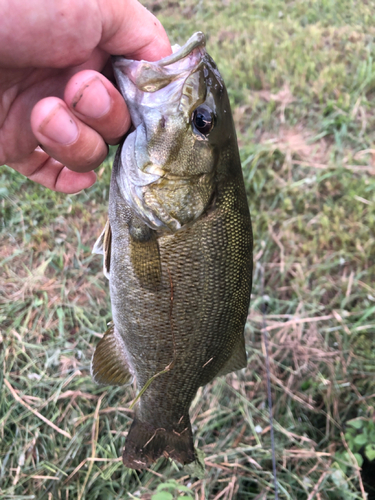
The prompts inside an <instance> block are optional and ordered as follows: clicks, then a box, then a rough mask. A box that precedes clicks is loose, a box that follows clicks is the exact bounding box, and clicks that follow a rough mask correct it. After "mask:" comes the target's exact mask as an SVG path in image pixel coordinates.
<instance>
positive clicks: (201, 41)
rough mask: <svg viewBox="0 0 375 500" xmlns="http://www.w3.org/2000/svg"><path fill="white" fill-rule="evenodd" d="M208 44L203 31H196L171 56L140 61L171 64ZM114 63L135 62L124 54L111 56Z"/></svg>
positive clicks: (153, 63) (124, 64)
mask: <svg viewBox="0 0 375 500" xmlns="http://www.w3.org/2000/svg"><path fill="white" fill-rule="evenodd" d="M205 46H206V36H205V34H204V33H203V32H202V31H197V32H196V33H194V34H193V35H192V36H191V37H190V38H189V40H188V41H187V42H186V43H185V44H184V45H183V46H182V47H180V48H179V49H178V50H177V51H176V52H174V53H173V54H170V55H169V56H166V57H163V58H162V59H159V61H144V60H141V61H138V62H145V63H147V62H149V63H150V64H152V65H158V66H169V65H170V64H173V63H175V62H178V61H180V60H181V59H184V58H185V57H186V56H188V55H189V54H191V52H193V50H194V49H196V48H203V47H205ZM111 59H112V64H113V65H114V66H115V67H118V68H122V67H124V66H128V65H129V63H130V62H133V60H132V59H126V58H125V57H124V56H111Z"/></svg>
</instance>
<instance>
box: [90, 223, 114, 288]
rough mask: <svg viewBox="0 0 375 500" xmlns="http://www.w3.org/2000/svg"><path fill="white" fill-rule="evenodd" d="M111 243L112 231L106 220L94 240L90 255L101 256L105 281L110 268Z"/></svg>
mask: <svg viewBox="0 0 375 500" xmlns="http://www.w3.org/2000/svg"><path fill="white" fill-rule="evenodd" d="M111 242H112V231H111V226H110V225H109V221H108V220H107V223H106V225H105V226H104V229H103V231H102V232H101V235H100V236H99V238H98V239H97V240H96V242H95V245H94V248H93V249H92V253H96V254H98V255H103V273H104V276H105V277H106V278H107V279H109V275H110V268H111Z"/></svg>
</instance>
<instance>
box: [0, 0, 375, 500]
mask: <svg viewBox="0 0 375 500" xmlns="http://www.w3.org/2000/svg"><path fill="white" fill-rule="evenodd" d="M146 6H147V7H148V8H149V9H150V10H152V11H153V12H154V13H155V14H156V15H157V16H158V17H159V19H160V20H161V21H162V23H163V24H164V25H165V27H166V29H167V31H168V34H169V36H170V39H171V40H172V41H173V42H178V43H183V42H184V41H186V39H187V38H188V37H189V36H190V35H191V34H192V33H193V32H194V31H197V30H202V31H204V32H205V33H206V35H207V39H208V41H207V47H208V51H209V53H210V54H211V55H212V56H213V58H214V59H215V61H216V62H217V64H218V66H219V69H220V71H221V73H222V75H223V77H224V80H225V82H226V85H227V87H228V91H229V95H230V98H231V103H232V107H233V114H234V118H235V122H236V127H237V132H238V140H239V145H240V152H241V158H242V165H243V172H244V178H245V183H246V188H247V193H248V200H249V205H250V210H251V213H252V220H253V229H254V287H253V293H252V302H251V307H250V311H249V318H248V323H247V325H246V341H247V349H248V353H249V366H248V368H247V369H246V370H245V371H243V372H238V373H236V374H231V375H228V376H226V377H222V378H219V379H217V380H215V381H214V382H213V383H211V384H209V385H208V386H206V387H204V388H202V389H200V391H199V393H198V395H197V397H196V399H195V401H194V403H193V405H192V408H191V416H192V423H193V430H194V433H195V444H196V446H197V447H198V448H199V449H200V450H202V451H203V452H204V453H205V463H206V475H205V477H204V478H203V479H198V478H194V477H190V476H189V475H188V474H187V472H186V471H184V470H180V468H179V467H177V466H176V465H174V464H171V463H168V462H167V463H166V462H165V461H161V462H159V463H158V464H157V465H156V466H155V467H154V468H153V469H152V470H148V471H146V472H144V473H142V474H138V473H136V472H134V471H131V470H128V469H125V468H124V467H123V465H122V463H121V460H120V459H119V458H118V457H119V456H120V455H121V449H122V447H123V444H124V439H125V436H126V434H127V431H128V429H129V425H130V423H131V420H132V412H131V410H129V405H130V402H131V400H132V399H133V398H134V395H135V390H134V388H133V387H131V388H128V389H123V388H104V389H103V388H100V387H98V386H95V384H94V383H93V382H92V381H91V378H90V374H89V364H90V358H91V355H92V353H93V350H94V348H95V345H96V344H97V342H98V340H99V338H100V337H101V335H102V333H103V332H104V331H105V329H106V324H107V322H108V321H110V319H111V315H110V305H109V296H108V284H107V281H106V279H105V278H104V277H103V275H102V270H101V260H100V258H99V257H98V256H96V255H92V254H91V248H92V246H93V244H94V242H95V240H96V238H97V236H98V235H99V234H100V232H101V229H102V227H103V226H104V223H105V220H106V210H107V202H108V186H109V177H110V163H111V158H109V159H108V160H107V161H106V163H105V164H103V166H102V167H101V168H100V169H99V171H98V174H99V175H98V177H99V180H98V182H97V184H96V185H95V186H94V187H92V188H91V189H89V190H87V191H86V192H84V193H81V194H79V195H76V196H66V195H62V194H56V193H53V192H51V191H48V190H46V189H44V188H42V187H40V186H38V185H36V184H33V183H32V182H30V181H28V180H26V179H25V178H23V177H22V176H20V175H19V174H17V173H15V172H12V171H11V170H10V169H8V168H7V167H1V168H0V197H1V201H0V217H1V221H0V222H1V228H0V229H1V233H0V273H1V278H0V324H1V330H0V331H1V338H0V361H1V363H2V367H3V368H2V370H1V372H0V498H4V499H25V500H26V499H31V498H35V499H44V498H46V499H48V500H49V499H52V498H57V499H61V500H68V499H69V500H73V499H74V500H75V499H79V500H83V499H87V500H94V499H103V498H106V499H107V500H112V499H113V500H114V499H120V498H121V499H123V498H142V499H144V500H146V499H151V498H153V499H154V500H163V499H164V500H168V499H172V498H176V499H177V498H178V497H179V498H183V497H184V496H185V498H189V496H190V497H191V498H196V499H200V500H203V499H205V498H207V499H212V500H219V499H223V500H229V499H246V498H249V499H258V500H260V499H268V498H274V496H275V494H274V481H273V477H272V462H271V442H270V423H269V412H268V406H267V384H266V381H267V377H266V362H265V341H266V339H267V338H268V344H269V346H268V348H269V353H270V378H271V388H272V398H273V416H274V421H273V422H274V430H275V447H276V463H277V483H278V491H279V498H283V499H293V500H294V499H301V500H302V499H303V500H312V499H317V500H323V499H343V500H347V499H356V498H357V499H365V498H366V491H367V493H368V499H369V500H370V499H374V498H375V486H374V479H373V478H374V474H375V466H374V459H375V446H372V445H373V444H374V443H375V414H374V406H375V354H374V353H375V335H374V332H375V258H374V256H375V149H374V146H373V144H374V139H375V113H374V103H375V94H374V91H375V63H374V61H373V59H374V55H375V50H374V42H375V38H374V37H375V15H374V8H373V4H372V2H353V1H349V0H337V1H335V2H334V1H328V0H325V1H323V0H322V1H302V0H297V1H293V2H290V1H288V2H285V1H281V0H279V1H278V0H254V1H252V2H249V1H248V0H237V1H233V0H208V1H205V2H203V1H202V0H201V1H199V2H196V1H193V0H189V1H180V2H176V1H165V0H160V1H154V2H148V3H146ZM111 155H112V158H113V151H111ZM263 311H264V318H263ZM262 330H263V333H262ZM264 332H266V333H267V335H266V336H265V335H264ZM361 467H362V469H361ZM361 473H362V474H361ZM157 488H159V490H158V493H156V491H157ZM184 488H185V489H184Z"/></svg>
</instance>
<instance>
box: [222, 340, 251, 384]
mask: <svg viewBox="0 0 375 500" xmlns="http://www.w3.org/2000/svg"><path fill="white" fill-rule="evenodd" d="M246 366H247V355H246V349H245V339H244V337H243V335H241V338H240V339H239V341H238V342H237V344H236V346H235V348H234V350H233V354H232V356H231V357H230V358H229V359H228V361H227V362H226V363H225V365H224V366H223V368H222V369H221V370H220V371H219V373H218V374H217V375H216V377H220V376H221V375H226V374H227V373H231V372H235V371H237V370H242V368H246Z"/></svg>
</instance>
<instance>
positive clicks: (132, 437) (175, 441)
mask: <svg viewBox="0 0 375 500" xmlns="http://www.w3.org/2000/svg"><path fill="white" fill-rule="evenodd" d="M181 420H182V419H181ZM183 420H184V422H187V423H186V425H185V428H184V429H183V430H182V432H177V431H176V430H174V429H173V428H171V427H169V428H165V429H164V428H156V427H154V426H152V425H150V424H149V423H147V422H141V421H140V420H139V419H138V418H137V417H136V418H135V419H134V421H133V423H132V426H131V427H130V430H129V434H128V436H127V438H126V441H125V449H124V453H123V455H122V460H123V462H124V465H125V466H126V467H130V468H131V469H145V468H147V467H149V466H150V465H151V464H152V463H153V462H155V461H156V460H157V459H158V458H159V457H161V456H164V457H166V458H173V459H174V460H176V461H177V462H180V463H181V464H183V465H185V464H189V463H191V462H194V460H195V458H196V457H195V451H194V444H193V434H192V431H191V424H190V419H189V416H188V415H187V416H185V417H184V419H183ZM176 427H178V428H179V429H180V428H181V426H180V425H178V426H176Z"/></svg>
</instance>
